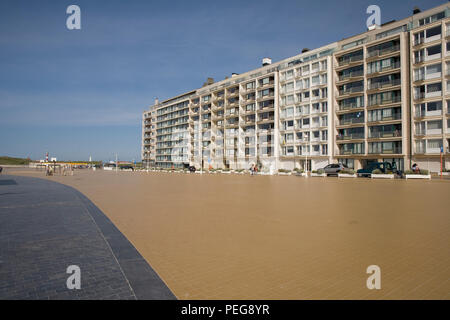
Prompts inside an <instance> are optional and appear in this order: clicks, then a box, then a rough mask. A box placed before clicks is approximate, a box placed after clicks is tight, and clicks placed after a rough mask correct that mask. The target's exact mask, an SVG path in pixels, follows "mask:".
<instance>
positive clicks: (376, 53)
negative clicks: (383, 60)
mask: <svg viewBox="0 0 450 320" xmlns="http://www.w3.org/2000/svg"><path fill="white" fill-rule="evenodd" d="M399 50H400V45H399V44H398V45H395V46H391V47H388V48H383V49H377V50H373V51H370V52H369V53H368V54H367V57H368V58H372V57H378V56H382V55H385V54H389V53H392V52H396V51H399Z"/></svg>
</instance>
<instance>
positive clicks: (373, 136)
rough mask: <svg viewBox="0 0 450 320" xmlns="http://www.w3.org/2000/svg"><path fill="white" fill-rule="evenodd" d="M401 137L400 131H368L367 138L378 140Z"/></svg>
mask: <svg viewBox="0 0 450 320" xmlns="http://www.w3.org/2000/svg"><path fill="white" fill-rule="evenodd" d="M401 136H402V133H401V131H400V130H394V131H383V132H372V131H369V138H371V139H378V138H399V137H401Z"/></svg>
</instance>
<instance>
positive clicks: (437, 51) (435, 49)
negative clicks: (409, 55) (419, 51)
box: [425, 44, 441, 59]
mask: <svg viewBox="0 0 450 320" xmlns="http://www.w3.org/2000/svg"><path fill="white" fill-rule="evenodd" d="M425 50H426V51H427V56H428V57H429V56H434V55H438V54H440V53H441V45H440V44H439V45H437V46H432V47H428V48H426V49H425ZM433 58H434V59H435V58H437V57H433Z"/></svg>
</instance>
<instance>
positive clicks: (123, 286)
mask: <svg viewBox="0 0 450 320" xmlns="http://www.w3.org/2000/svg"><path fill="white" fill-rule="evenodd" d="M70 265H77V266H79V267H80V270H81V289H80V290H76V289H74V290H69V289H67V286H66V281H67V278H68V277H69V276H70V274H67V273H66V269H67V267H68V266H70ZM174 298H175V296H174V295H173V294H172V293H171V291H170V290H169V289H168V288H167V286H166V285H165V284H164V283H163V282H162V280H161V279H160V278H159V276H158V275H157V274H156V273H155V272H154V270H153V269H152V268H151V267H150V266H149V265H148V263H147V262H146V261H145V260H144V259H143V258H142V256H141V255H140V254H139V253H138V252H137V250H136V249H135V248H134V247H133V245H132V244H131V243H130V242H129V241H128V240H127V239H126V238H125V237H124V236H123V234H122V233H120V232H119V231H118V229H117V228H116V227H115V226H114V225H113V224H112V223H111V221H110V220H109V219H108V218H107V217H106V216H105V215H104V214H103V213H102V212H101V211H100V210H99V209H98V208H97V207H96V206H95V205H94V204H92V202H90V201H89V200H88V199H87V198H86V197H84V196H83V195H82V194H81V193H79V192H78V191H76V190H75V189H73V188H71V187H68V186H64V185H62V184H59V183H55V182H51V181H47V180H42V179H36V178H28V177H18V176H8V175H2V176H0V299H174Z"/></svg>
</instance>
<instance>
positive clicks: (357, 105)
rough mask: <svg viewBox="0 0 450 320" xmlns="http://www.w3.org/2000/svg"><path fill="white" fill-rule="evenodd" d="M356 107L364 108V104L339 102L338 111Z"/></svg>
mask: <svg viewBox="0 0 450 320" xmlns="http://www.w3.org/2000/svg"><path fill="white" fill-rule="evenodd" d="M357 108H364V105H362V104H360V103H356V102H354V103H345V104H339V111H345V110H351V109H357Z"/></svg>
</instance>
